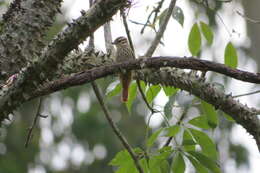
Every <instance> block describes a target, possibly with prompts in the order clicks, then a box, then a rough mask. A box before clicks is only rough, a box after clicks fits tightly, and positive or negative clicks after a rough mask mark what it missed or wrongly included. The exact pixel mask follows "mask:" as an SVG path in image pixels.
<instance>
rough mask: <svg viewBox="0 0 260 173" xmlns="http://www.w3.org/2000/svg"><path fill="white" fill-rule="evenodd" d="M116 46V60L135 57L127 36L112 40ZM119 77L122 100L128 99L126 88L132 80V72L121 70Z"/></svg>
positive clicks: (123, 60)
mask: <svg viewBox="0 0 260 173" xmlns="http://www.w3.org/2000/svg"><path fill="white" fill-rule="evenodd" d="M112 44H114V45H115V46H116V56H115V59H116V62H125V61H130V60H133V59H135V55H134V52H133V50H132V49H131V47H130V45H129V43H128V40H127V38H125V37H123V36H120V37H117V38H116V39H115V40H114V42H112ZM119 79H120V82H121V85H122V95H121V100H122V102H127V101H128V90H129V86H130V84H131V81H132V72H131V71H122V72H120V73H119Z"/></svg>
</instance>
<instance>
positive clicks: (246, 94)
mask: <svg viewBox="0 0 260 173" xmlns="http://www.w3.org/2000/svg"><path fill="white" fill-rule="evenodd" d="M257 93H260V90H257V91H254V92H250V93H245V94H239V95H236V96H233V98H237V97H243V96H249V95H253V94H257Z"/></svg>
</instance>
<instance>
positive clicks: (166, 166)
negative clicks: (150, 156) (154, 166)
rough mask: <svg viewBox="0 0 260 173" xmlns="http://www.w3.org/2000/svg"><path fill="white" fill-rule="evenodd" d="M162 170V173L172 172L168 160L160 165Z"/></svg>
mask: <svg viewBox="0 0 260 173" xmlns="http://www.w3.org/2000/svg"><path fill="white" fill-rule="evenodd" d="M160 170H161V173H164V172H169V170H170V165H169V163H168V161H167V160H163V161H162V162H161V163H160Z"/></svg>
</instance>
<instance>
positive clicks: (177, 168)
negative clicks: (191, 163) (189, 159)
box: [172, 152, 186, 173]
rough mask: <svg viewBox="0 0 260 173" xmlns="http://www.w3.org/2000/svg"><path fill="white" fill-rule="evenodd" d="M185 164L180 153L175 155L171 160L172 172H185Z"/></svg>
mask: <svg viewBox="0 0 260 173" xmlns="http://www.w3.org/2000/svg"><path fill="white" fill-rule="evenodd" d="M185 168H186V166H185V162H184V159H183V157H182V155H181V153H179V152H178V153H177V155H176V156H175V157H174V158H173V164H172V172H173V173H183V172H184V171H185Z"/></svg>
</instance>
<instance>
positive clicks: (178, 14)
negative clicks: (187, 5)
mask: <svg viewBox="0 0 260 173" xmlns="http://www.w3.org/2000/svg"><path fill="white" fill-rule="evenodd" d="M172 17H173V18H174V19H175V20H176V21H177V22H179V24H181V26H182V27H183V23H184V14H183V11H182V9H181V8H180V7H178V6H175V7H174V9H173V12H172Z"/></svg>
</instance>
